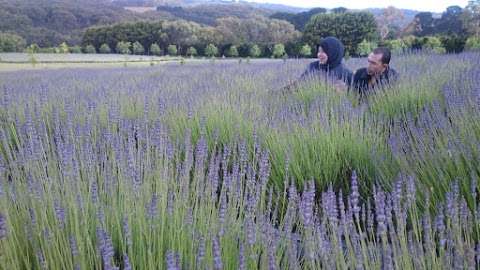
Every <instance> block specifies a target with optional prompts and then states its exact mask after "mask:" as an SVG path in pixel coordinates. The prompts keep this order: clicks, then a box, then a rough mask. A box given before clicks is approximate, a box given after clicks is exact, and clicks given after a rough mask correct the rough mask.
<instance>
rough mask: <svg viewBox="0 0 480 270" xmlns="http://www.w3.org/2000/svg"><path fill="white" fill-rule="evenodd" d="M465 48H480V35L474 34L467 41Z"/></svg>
mask: <svg viewBox="0 0 480 270" xmlns="http://www.w3.org/2000/svg"><path fill="white" fill-rule="evenodd" d="M465 49H467V50H480V37H476V36H472V37H469V38H468V39H467V41H466V42H465Z"/></svg>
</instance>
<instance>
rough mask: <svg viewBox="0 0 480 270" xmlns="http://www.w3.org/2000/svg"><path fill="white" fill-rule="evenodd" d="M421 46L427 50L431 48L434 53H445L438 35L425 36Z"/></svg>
mask: <svg viewBox="0 0 480 270" xmlns="http://www.w3.org/2000/svg"><path fill="white" fill-rule="evenodd" d="M423 48H424V49H427V50H432V51H433V52H435V53H445V52H446V50H445V48H444V47H443V45H442V42H441V41H440V39H439V38H438V37H426V38H425V41H424V44H423Z"/></svg>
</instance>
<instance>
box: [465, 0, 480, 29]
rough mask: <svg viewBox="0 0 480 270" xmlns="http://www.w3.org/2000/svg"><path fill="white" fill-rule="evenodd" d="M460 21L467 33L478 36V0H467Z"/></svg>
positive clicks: (479, 20)
mask: <svg viewBox="0 0 480 270" xmlns="http://www.w3.org/2000/svg"><path fill="white" fill-rule="evenodd" d="M462 22H463V25H464V28H465V29H466V31H467V33H468V34H469V35H473V36H480V0H473V1H468V5H467V6H466V8H465V10H464V13H463V14H462Z"/></svg>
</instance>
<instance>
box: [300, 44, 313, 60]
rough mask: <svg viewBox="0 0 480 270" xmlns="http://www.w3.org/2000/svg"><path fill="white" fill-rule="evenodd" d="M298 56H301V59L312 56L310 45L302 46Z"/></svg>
mask: <svg viewBox="0 0 480 270" xmlns="http://www.w3.org/2000/svg"><path fill="white" fill-rule="evenodd" d="M300 55H301V56H303V57H309V56H311V55H312V47H310V45H308V44H305V45H303V46H302V48H301V49H300Z"/></svg>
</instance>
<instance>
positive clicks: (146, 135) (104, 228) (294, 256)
mask: <svg viewBox="0 0 480 270" xmlns="http://www.w3.org/2000/svg"><path fill="white" fill-rule="evenodd" d="M479 59H480V56H479V55H478V54H463V55H459V56H434V55H410V56H404V57H402V58H399V59H398V60H397V62H396V63H395V64H396V68H397V69H399V70H400V71H401V73H402V82H401V83H400V84H399V85H398V86H396V87H395V88H394V89H391V91H390V92H388V93H385V94H379V95H377V96H375V97H373V98H372V99H371V100H369V101H368V103H366V104H365V103H364V104H357V102H356V98H355V96H354V95H353V96H352V95H350V94H338V93H336V92H335V91H334V90H333V88H332V87H331V86H329V85H325V84H323V83H322V82H320V81H312V82H308V83H305V84H304V85H302V86H301V87H300V88H299V91H297V92H296V93H292V94H287V95H285V94H281V95H279V94H277V93H278V92H277V91H276V90H278V89H279V88H280V87H281V86H282V85H284V84H286V83H287V82H288V81H289V80H292V79H294V78H295V77H296V76H298V74H299V73H300V72H301V71H302V69H303V67H304V64H305V63H304V62H288V61H287V63H283V62H271V63H263V64H251V65H245V64H244V65H236V64H235V65H232V64H231V65H219V64H209V65H202V66H199V65H192V66H164V67H155V68H151V69H116V70H98V71H92V70H71V71H57V72H31V73H10V74H3V75H2V82H3V96H2V98H0V101H1V105H2V106H1V108H0V125H1V127H2V129H1V130H0V176H1V178H0V206H1V208H0V209H1V210H0V247H1V248H0V268H2V269H32V268H33V269H92V268H94V269H156V268H167V269H204V268H206V269H211V268H214V269H265V268H269V269H277V268H282V269H319V268H326V269H332V268H343V269H345V268H349V269H353V268H355V269H380V268H381V269H384V268H385V269H426V268H428V269H451V268H457V269H465V268H467V269H475V268H476V267H479V266H480V263H479V260H480V248H479V245H478V243H479V242H478V241H479V236H480V235H479V232H480V231H479V230H480V228H479V224H480V223H479V214H480V213H479V210H478V207H477V204H478V203H477V201H478V196H477V191H478V188H477V187H478V183H477V178H478V175H479V174H480V172H479V171H478V166H476V165H475V164H478V161H479V158H480V148H479V146H480V144H479V142H480V122H479V116H480V108H479V105H478V104H479V102H478V98H479V97H480V95H479V93H480V90H479V89H478V81H477V80H478V79H477V77H478V76H477V75H478V74H479V70H478V68H477V67H475V66H474V63H475V61H477V60H479ZM349 64H353V65H357V64H358V63H349ZM398 108H400V109H398ZM357 173H358V175H357ZM345 194H349V195H346V196H344V195H345ZM360 194H362V195H360Z"/></svg>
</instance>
